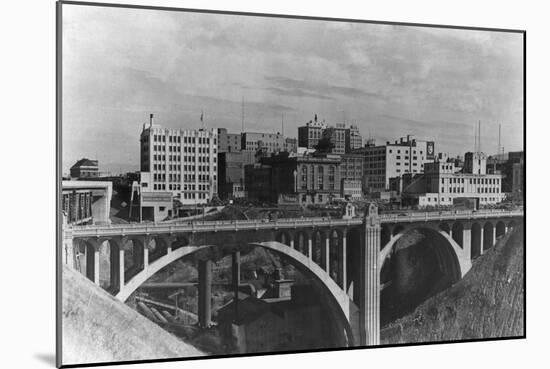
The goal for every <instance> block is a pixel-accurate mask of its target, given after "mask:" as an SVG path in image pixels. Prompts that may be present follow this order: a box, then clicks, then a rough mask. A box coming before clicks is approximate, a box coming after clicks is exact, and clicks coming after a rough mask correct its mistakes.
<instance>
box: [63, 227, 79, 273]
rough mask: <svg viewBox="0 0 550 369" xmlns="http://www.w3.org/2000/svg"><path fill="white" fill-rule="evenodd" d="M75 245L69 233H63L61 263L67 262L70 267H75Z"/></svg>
mask: <svg viewBox="0 0 550 369" xmlns="http://www.w3.org/2000/svg"><path fill="white" fill-rule="evenodd" d="M75 247H76V245H75V243H74V241H73V237H72V236H71V235H67V234H64V237H63V250H62V255H63V256H62V259H63V261H62V263H64V264H67V266H68V267H69V268H71V269H76V255H75V252H74V249H75Z"/></svg>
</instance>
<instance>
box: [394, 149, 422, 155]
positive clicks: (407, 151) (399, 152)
mask: <svg viewBox="0 0 550 369" xmlns="http://www.w3.org/2000/svg"><path fill="white" fill-rule="evenodd" d="M389 151H390V154H391V153H392V152H393V151H392V149H390V150H389ZM404 152H405V154H408V153H409V150H404ZM397 153H398V154H401V150H397ZM412 153H413V154H416V150H412ZM422 154H423V152H422V150H420V155H422Z"/></svg>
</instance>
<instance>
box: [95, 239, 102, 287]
mask: <svg viewBox="0 0 550 369" xmlns="http://www.w3.org/2000/svg"><path fill="white" fill-rule="evenodd" d="M100 246H101V244H99V245H97V247H94V283H95V284H96V285H98V286H99V248H100Z"/></svg>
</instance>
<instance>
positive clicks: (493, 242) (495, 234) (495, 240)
mask: <svg viewBox="0 0 550 369" xmlns="http://www.w3.org/2000/svg"><path fill="white" fill-rule="evenodd" d="M491 233H492V234H493V241H492V243H491V247H493V246H495V245H496V243H497V228H496V227H493V231H492V232H491Z"/></svg>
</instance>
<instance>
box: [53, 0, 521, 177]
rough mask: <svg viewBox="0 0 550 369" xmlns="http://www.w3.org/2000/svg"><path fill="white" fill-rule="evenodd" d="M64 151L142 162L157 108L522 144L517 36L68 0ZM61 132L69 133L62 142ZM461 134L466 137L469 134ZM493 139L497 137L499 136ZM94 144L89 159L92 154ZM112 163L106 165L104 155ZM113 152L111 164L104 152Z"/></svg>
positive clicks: (290, 126)
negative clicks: (498, 134) (142, 143)
mask: <svg viewBox="0 0 550 369" xmlns="http://www.w3.org/2000/svg"><path fill="white" fill-rule="evenodd" d="M64 7H67V8H64V12H63V17H64V19H63V93H64V95H63V114H64V115H63V125H64V127H63V128H64V134H65V135H64V145H63V147H64V152H63V155H64V156H66V157H67V158H71V160H72V158H76V159H77V158H78V157H79V156H81V155H83V154H86V155H88V156H93V155H92V154H93V153H94V152H95V151H96V150H97V151H99V153H100V155H101V153H103V154H104V155H105V158H111V157H116V158H121V159H120V160H118V159H117V160H116V161H117V162H118V161H127V162H128V165H132V166H134V165H136V163H137V162H138V160H139V156H138V155H137V153H138V152H139V141H138V137H139V132H140V129H141V123H143V121H144V120H146V117H147V116H148V114H149V113H150V112H153V113H155V114H156V116H158V117H159V122H161V123H162V124H163V125H166V126H169V127H173V128H176V127H182V128H198V127H199V126H200V122H199V120H198V119H199V117H200V111H201V110H204V111H205V113H206V116H207V117H208V124H209V125H211V126H226V127H227V128H228V129H229V130H233V131H239V130H240V127H241V108H242V99H243V98H244V100H245V109H246V118H245V120H246V122H245V124H246V127H247V129H251V130H268V131H273V129H277V128H274V127H280V122H281V114H284V116H285V118H284V121H285V133H287V132H288V134H289V135H292V136H296V135H297V129H296V128H297V127H298V126H299V125H301V124H302V123H303V122H305V121H308V120H309V119H311V117H312V116H313V114H315V113H317V114H319V116H320V117H323V119H326V120H327V122H328V123H329V124H333V123H336V122H341V121H343V120H345V121H346V122H350V121H353V122H356V123H357V124H358V125H359V126H360V129H361V130H362V133H363V135H364V136H367V135H368V132H369V131H370V132H374V134H375V135H376V136H377V137H379V138H384V139H386V138H387V139H389V140H394V139H395V138H398V137H399V136H402V135H403V134H406V133H416V134H417V136H421V135H422V136H424V135H425V136H429V137H432V138H433V139H434V140H436V141H438V142H442V143H444V144H445V145H447V146H448V148H449V149H448V151H450V152H456V153H458V152H461V151H463V150H464V148H465V147H466V148H469V146H470V145H469V143H468V142H469V140H470V138H469V135H470V134H471V131H472V130H471V129H470V128H469V126H468V125H469V124H474V122H476V121H477V120H481V121H483V122H484V123H485V124H484V127H485V128H484V129H486V130H487V131H486V132H485V134H484V137H487V141H488V143H489V141H490V139H492V138H491V137H492V135H494V134H493V133H494V131H495V129H496V128H495V127H497V128H498V123H502V125H503V128H504V127H506V129H505V130H503V132H505V134H503V137H502V142H503V145H504V146H505V147H507V148H510V150H517V149H521V147H522V143H523V129H522V123H523V74H522V71H523V59H522V57H523V55H522V46H523V45H522V37H521V35H518V34H509V33H502V32H480V31H467V30H450V29H438V28H420V27H404V26H392V25H378V24H365V23H346V22H338V23H332V22H325V21H313V20H299V19H284V18H262V17H250V16H234V15H214V14H203V13H186V12H167V11H154V10H143V9H123V8H101V7H86V6H77V5H68V4H66V5H64ZM65 141H66V142H65ZM461 141H467V142H466V143H464V142H461ZM495 146H496V145H495ZM90 153H92V154H90ZM103 161H105V160H103ZM110 161H113V160H110Z"/></svg>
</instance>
